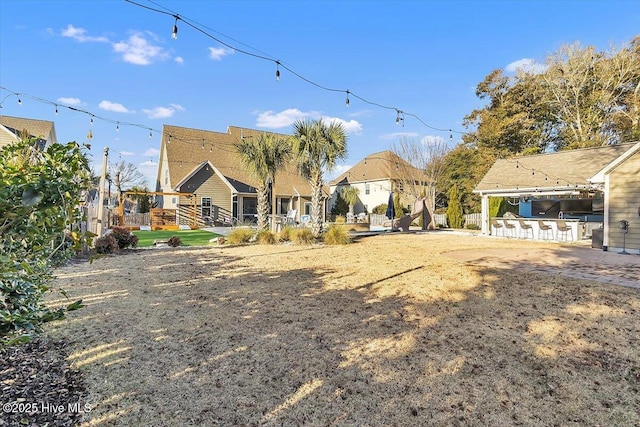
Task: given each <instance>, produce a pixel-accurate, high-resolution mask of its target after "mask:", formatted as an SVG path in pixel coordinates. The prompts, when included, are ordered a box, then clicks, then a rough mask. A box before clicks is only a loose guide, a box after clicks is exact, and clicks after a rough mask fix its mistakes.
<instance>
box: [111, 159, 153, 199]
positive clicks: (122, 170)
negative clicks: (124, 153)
mask: <svg viewBox="0 0 640 427" xmlns="http://www.w3.org/2000/svg"><path fill="white" fill-rule="evenodd" d="M108 175H109V177H110V178H111V181H112V182H113V184H114V185H115V186H116V190H118V193H119V194H121V193H122V192H123V191H126V189H127V188H128V187H132V186H134V185H139V186H143V187H144V186H146V184H147V180H146V179H145V177H144V175H143V174H142V172H140V171H139V170H138V168H137V167H136V165H134V164H133V163H128V162H126V161H124V160H120V161H119V162H116V163H112V164H110V165H109V170H108Z"/></svg>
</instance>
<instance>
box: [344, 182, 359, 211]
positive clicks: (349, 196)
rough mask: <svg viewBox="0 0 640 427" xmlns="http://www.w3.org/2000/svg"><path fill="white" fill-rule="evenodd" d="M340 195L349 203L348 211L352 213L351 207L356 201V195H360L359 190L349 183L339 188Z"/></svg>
mask: <svg viewBox="0 0 640 427" xmlns="http://www.w3.org/2000/svg"><path fill="white" fill-rule="evenodd" d="M340 195H341V196H342V198H343V199H344V201H345V202H347V204H348V205H349V213H350V214H351V215H353V207H354V206H355V204H356V203H357V202H358V196H359V195H360V190H358V189H357V188H356V187H352V186H350V185H348V186H346V187H343V188H342V189H341V190H340Z"/></svg>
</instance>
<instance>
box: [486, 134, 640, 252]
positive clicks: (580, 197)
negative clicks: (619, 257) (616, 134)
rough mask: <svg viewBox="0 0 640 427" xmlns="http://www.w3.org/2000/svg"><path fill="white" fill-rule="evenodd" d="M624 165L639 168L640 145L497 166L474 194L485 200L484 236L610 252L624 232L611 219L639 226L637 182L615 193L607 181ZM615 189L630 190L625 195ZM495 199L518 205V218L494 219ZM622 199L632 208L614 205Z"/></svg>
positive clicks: (619, 184)
mask: <svg viewBox="0 0 640 427" xmlns="http://www.w3.org/2000/svg"><path fill="white" fill-rule="evenodd" d="M623 163H625V164H626V167H629V165H635V166H637V165H636V163H640V143H627V144H618V145H608V146H604V147H597V148H586V149H577V150H567V151H561V152H557V153H549V154H539V155H533V156H523V157H515V158H510V159H499V160H497V161H496V162H495V163H494V165H493V166H492V167H491V169H490V170H489V171H488V172H487V174H486V175H485V176H484V178H483V179H482V180H481V181H480V183H478V185H477V186H476V188H475V190H474V193H477V194H479V195H480V196H481V198H482V225H481V228H482V234H484V235H501V236H506V237H519V238H530V239H539V240H551V239H553V240H561V241H577V240H581V239H588V238H592V241H593V246H594V247H601V248H603V249H604V250H606V249H607V245H608V242H609V240H610V239H612V238H613V239H614V240H616V241H617V240H619V237H618V236H617V235H618V234H620V229H619V227H618V226H617V225H618V224H617V220H616V221H615V222H613V221H612V218H618V217H619V216H620V215H622V216H626V217H629V218H628V219H629V221H631V223H630V225H634V224H633V223H635V224H638V223H639V222H640V221H638V212H636V213H635V218H632V217H633V213H634V211H633V209H634V208H635V209H636V211H637V210H638V209H639V207H638V206H635V207H633V206H631V204H632V203H633V202H632V199H633V198H634V197H636V199H635V200H636V201H637V200H638V199H637V197H638V196H639V195H640V186H639V185H638V182H637V179H638V178H636V181H633V180H631V181H629V179H628V178H626V179H625V182H617V183H616V184H615V186H613V187H612V186H611V183H607V182H605V181H606V180H605V179H604V178H603V175H606V174H608V173H609V171H611V170H613V168H615V167H617V166H618V165H619V164H623ZM633 167H634V166H632V169H633ZM625 176H626V177H632V176H633V174H625ZM614 188H627V189H629V190H628V191H626V192H623V193H622V194H621V193H620V192H616V191H613V189H614ZM497 197H501V198H506V200H508V201H509V202H510V203H511V204H512V205H517V212H518V213H517V215H513V216H511V217H507V216H505V217H496V216H495V215H496V214H497V212H494V213H493V215H492V212H491V211H490V206H495V204H492V203H490V199H491V198H497ZM621 197H625V198H627V199H628V202H626V201H625V202H624V203H622V204H621V203H615V202H614V199H618V200H619V199H620V198H621ZM627 199H624V200H627ZM638 203H640V202H638ZM494 209H495V208H494ZM620 209H622V210H624V212H622V211H621V210H620ZM614 210H615V211H614ZM627 211H629V212H627ZM636 228H640V224H638V225H637V226H636ZM636 231H637V232H640V230H636ZM612 236H613V237H612ZM625 237H626V239H627V242H628V241H629V237H628V236H625ZM620 239H621V238H620ZM632 239H633V235H632ZM631 241H633V242H635V240H631ZM634 244H635V243H634Z"/></svg>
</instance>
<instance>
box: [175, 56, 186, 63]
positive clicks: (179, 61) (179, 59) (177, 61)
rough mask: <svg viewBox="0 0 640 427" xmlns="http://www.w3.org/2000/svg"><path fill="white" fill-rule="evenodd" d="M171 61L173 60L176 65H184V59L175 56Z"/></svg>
mask: <svg viewBox="0 0 640 427" xmlns="http://www.w3.org/2000/svg"><path fill="white" fill-rule="evenodd" d="M173 60H174V61H175V62H176V63H177V64H184V59H183V58H182V56H176V57H175V58H173Z"/></svg>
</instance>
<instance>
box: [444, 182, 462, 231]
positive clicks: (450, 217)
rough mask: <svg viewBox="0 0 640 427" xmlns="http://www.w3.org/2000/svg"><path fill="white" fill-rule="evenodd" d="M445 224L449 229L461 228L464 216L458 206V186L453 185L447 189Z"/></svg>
mask: <svg viewBox="0 0 640 427" xmlns="http://www.w3.org/2000/svg"><path fill="white" fill-rule="evenodd" d="M447 222H448V223H449V227H451V228H462V226H463V224H464V215H463V214H462V205H461V204H460V193H458V186H457V185H453V186H452V187H451V189H449V206H448V207H447Z"/></svg>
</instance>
